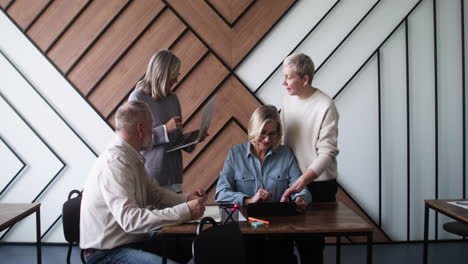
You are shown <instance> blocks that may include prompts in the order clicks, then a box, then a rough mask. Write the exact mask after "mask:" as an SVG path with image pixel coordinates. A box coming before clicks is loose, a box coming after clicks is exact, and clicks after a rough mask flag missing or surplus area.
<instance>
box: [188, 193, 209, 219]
mask: <svg viewBox="0 0 468 264" xmlns="http://www.w3.org/2000/svg"><path fill="white" fill-rule="evenodd" d="M187 205H188V207H189V210H190V216H191V217H192V219H197V218H200V217H202V216H203V213H204V212H205V205H204V204H203V199H202V198H198V199H194V200H190V201H188V202H187Z"/></svg>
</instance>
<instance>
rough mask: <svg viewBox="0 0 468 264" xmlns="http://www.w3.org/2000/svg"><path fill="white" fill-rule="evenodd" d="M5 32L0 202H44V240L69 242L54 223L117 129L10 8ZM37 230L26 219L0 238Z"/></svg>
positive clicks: (29, 237)
mask: <svg viewBox="0 0 468 264" xmlns="http://www.w3.org/2000/svg"><path fill="white" fill-rule="evenodd" d="M0 32H1V35H2V37H1V38H0V80H1V85H0V113H1V114H0V124H2V125H1V126H0V138H1V139H2V140H1V141H0V160H1V164H2V165H1V168H2V174H1V180H0V191H1V190H4V191H3V194H2V195H1V196H0V202H2V203H29V202H32V201H37V202H40V203H41V230H42V234H45V232H46V230H47V229H49V228H52V229H51V230H50V231H49V232H47V234H45V236H44V238H43V241H44V242H64V241H65V239H64V238H63V231H62V222H61V221H60V220H59V221H58V222H57V223H56V224H53V223H54V222H55V221H56V220H57V219H58V217H59V216H60V215H61V208H62V204H63V202H64V201H65V200H66V198H67V196H68V192H69V191H70V190H72V189H79V190H81V189H82V188H83V185H84V179H85V178H86V176H87V173H88V171H89V170H90V168H91V166H92V164H93V162H94V160H95V159H96V154H97V155H98V154H99V153H100V152H101V151H102V150H103V149H104V147H105V145H106V143H107V142H109V140H110V139H111V138H112V137H113V133H112V129H111V128H110V127H109V126H108V125H107V124H106V123H105V122H104V121H103V120H102V119H101V118H100V117H99V116H98V115H97V114H96V112H95V111H94V110H93V109H92V108H91V107H90V106H89V105H88V103H87V102H86V101H85V100H84V99H83V98H82V97H81V96H80V95H79V93H78V92H76V91H75V90H74V89H73V88H72V87H71V86H70V84H69V83H68V82H67V81H66V80H65V79H64V78H63V77H62V75H61V74H60V73H59V72H58V71H56V70H55V69H54V67H53V66H52V65H51V64H50V63H49V62H48V61H47V59H46V58H45V57H44V56H43V55H42V54H41V53H40V52H39V51H38V50H37V49H36V48H35V47H34V46H33V45H32V44H31V43H30V42H29V41H28V40H27V39H26V37H25V36H24V35H23V33H21V31H19V30H18V29H17V28H16V27H15V26H14V25H13V24H12V23H11V21H10V20H9V19H8V18H7V17H6V16H5V15H4V13H0ZM21 161H22V162H24V164H25V167H24V169H23V170H22V171H20V173H18V172H19V170H20V169H21V168H22V165H23V164H22V162H21ZM15 176H16V178H14V177H15ZM12 179H13V182H12V183H11V184H10V185H9V186H8V188H6V187H7V184H8V183H9V182H10V181H11V180H12ZM41 192H42V194H41ZM39 194H41V195H40V196H38V195H39ZM35 227H36V225H35V217H34V216H31V217H28V218H27V219H26V220H25V221H22V222H20V223H18V224H17V225H15V226H14V227H13V228H12V229H11V231H9V232H8V233H7V234H6V235H5V237H4V238H3V240H2V241H5V242H8V241H15V242H33V241H35V234H36V232H35ZM4 234H5V231H4V232H2V233H1V234H0V237H1V236H3V235H4Z"/></svg>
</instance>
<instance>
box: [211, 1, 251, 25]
mask: <svg viewBox="0 0 468 264" xmlns="http://www.w3.org/2000/svg"><path fill="white" fill-rule="evenodd" d="M255 1H256V0H236V1H234V0H227V1H226V0H205V2H206V3H207V4H208V5H209V6H210V7H211V8H212V9H213V11H215V12H216V14H218V16H219V17H220V18H221V19H222V20H223V21H224V23H226V25H228V26H229V27H231V28H232V27H233V26H234V25H235V24H236V23H237V21H239V20H240V19H241V18H242V16H243V15H244V14H245V12H247V11H248V10H249V8H250V7H251V6H252V5H253V4H254V3H255Z"/></svg>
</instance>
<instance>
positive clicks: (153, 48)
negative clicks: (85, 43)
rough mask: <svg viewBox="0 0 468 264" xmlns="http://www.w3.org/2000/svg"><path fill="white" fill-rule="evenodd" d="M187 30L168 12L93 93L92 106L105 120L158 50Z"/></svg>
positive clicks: (90, 98) (139, 77) (143, 71)
mask: <svg viewBox="0 0 468 264" xmlns="http://www.w3.org/2000/svg"><path fill="white" fill-rule="evenodd" d="M184 29H185V26H184V25H183V24H182V22H181V21H180V20H179V19H178V18H177V17H176V16H175V15H174V14H173V13H172V12H171V11H170V10H166V11H165V12H164V13H163V14H162V15H161V16H160V17H159V18H158V20H157V21H156V22H155V23H154V24H153V26H152V27H151V28H150V29H148V31H147V32H146V33H145V34H144V35H143V36H142V38H141V40H140V41H139V42H138V43H137V44H136V45H135V46H133V47H132V48H131V49H130V51H129V52H128V53H127V54H126V55H125V57H124V58H123V59H122V60H121V61H120V62H119V64H118V65H116V66H115V67H114V68H113V69H112V71H111V72H110V73H109V74H108V75H107V77H106V79H104V81H102V82H101V83H100V84H99V86H98V87H97V88H96V89H95V91H94V92H93V93H91V95H90V96H89V97H88V98H89V102H90V103H91V104H93V105H94V106H95V107H96V109H97V110H98V111H99V112H100V113H101V114H102V115H103V116H104V117H107V116H108V115H110V114H112V111H113V110H114V109H115V107H116V106H118V104H120V102H121V100H122V99H123V98H124V97H125V96H126V94H128V92H129V91H130V90H131V89H133V87H134V86H135V84H136V83H137V82H138V80H140V79H141V78H142V77H143V75H144V73H145V71H146V66H147V65H148V61H149V59H150V58H151V56H152V55H153V54H154V53H155V52H157V51H158V50H160V49H163V48H167V47H169V46H170V45H171V44H172V43H173V42H174V41H175V40H176V39H177V37H179V36H180V35H181V34H182V32H183V31H184Z"/></svg>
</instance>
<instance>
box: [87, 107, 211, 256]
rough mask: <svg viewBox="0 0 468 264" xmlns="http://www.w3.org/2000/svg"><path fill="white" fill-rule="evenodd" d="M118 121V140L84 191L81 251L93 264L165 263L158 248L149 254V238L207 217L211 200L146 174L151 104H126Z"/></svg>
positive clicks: (98, 163) (101, 160) (94, 171)
mask: <svg viewBox="0 0 468 264" xmlns="http://www.w3.org/2000/svg"><path fill="white" fill-rule="evenodd" d="M115 121H116V137H115V139H114V141H113V142H112V143H111V144H110V145H109V146H108V147H107V148H106V150H105V151H104V152H103V153H101V155H100V156H99V158H98V159H97V161H96V163H95V165H94V168H93V169H92V171H91V173H90V175H89V176H88V179H87V182H86V185H85V187H84V190H83V198H82V203H81V217H80V247H81V248H82V249H84V251H85V256H86V261H87V263H116V262H118V263H161V262H162V258H161V257H160V256H158V255H156V254H154V253H158V250H157V246H156V247H154V246H153V248H152V250H151V251H152V252H151V253H150V252H147V251H145V249H146V245H147V243H145V238H144V237H145V234H146V233H147V232H149V231H151V230H155V229H158V228H161V227H163V226H166V225H176V224H180V223H183V222H186V221H188V220H191V219H196V218H199V217H201V216H202V215H203V212H204V210H205V207H204V200H205V197H206V195H205V192H204V191H203V190H201V189H199V190H196V191H194V192H192V193H190V194H189V195H186V194H177V193H175V192H173V191H170V190H167V189H164V188H162V187H160V186H159V184H158V182H157V181H156V180H155V179H154V178H153V177H150V176H149V175H148V173H147V172H146V170H145V167H144V164H145V159H144V157H143V156H142V155H141V154H140V153H139V151H141V150H143V149H147V148H150V147H151V146H152V138H153V137H152V129H151V127H152V116H151V113H150V112H149V110H148V107H147V105H146V104H145V103H142V102H137V101H132V102H126V103H124V104H123V105H122V106H121V107H120V108H119V109H118V110H117V114H116V117H115ZM187 249H188V250H189V252H190V247H188V248H187ZM178 250H179V252H178V253H179V254H181V253H182V252H180V249H178ZM154 251H156V252H154ZM182 254H183V253H182ZM168 263H174V262H172V261H171V260H169V262H168Z"/></svg>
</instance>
